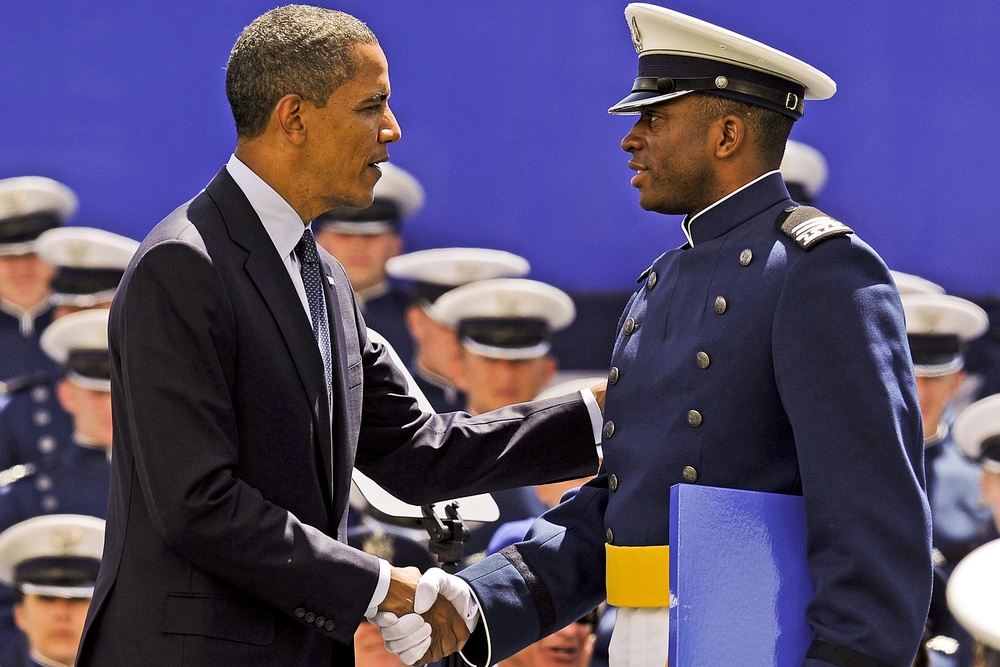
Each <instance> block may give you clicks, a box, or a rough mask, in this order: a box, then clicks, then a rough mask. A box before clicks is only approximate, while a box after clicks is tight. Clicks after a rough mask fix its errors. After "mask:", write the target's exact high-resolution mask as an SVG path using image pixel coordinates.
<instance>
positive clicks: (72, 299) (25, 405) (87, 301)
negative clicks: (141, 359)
mask: <svg viewBox="0 0 1000 667" xmlns="http://www.w3.org/2000/svg"><path fill="white" fill-rule="evenodd" d="M138 246H139V244H138V243H137V242H136V241H133V240H132V239H129V238H126V237H124V236H119V235H118V234H113V233H111V232H106V231H104V230H101V229H92V228H89V227H59V228H56V229H51V230H48V231H46V232H44V233H42V234H41V235H40V236H39V237H38V239H37V241H36V242H35V247H36V249H37V254H38V256H39V257H40V258H41V260H43V261H45V263H46V265H51V266H53V267H55V275H54V277H53V279H52V289H51V293H50V294H49V297H48V298H49V302H50V303H51V305H52V309H51V311H50V312H51V313H52V315H53V318H54V319H56V320H58V319H59V318H60V317H62V316H63V315H66V314H69V313H73V312H75V311H78V310H81V309H85V308H98V307H103V308H108V307H109V306H110V305H111V298H112V297H113V296H114V293H115V289H116V288H117V287H118V283H119V281H120V280H121V277H122V274H123V273H124V271H125V267H126V266H128V263H129V260H131V259H132V255H133V254H134V253H135V250H136V248H138ZM45 360H46V368H49V369H50V370H47V371H44V372H35V373H33V374H31V375H29V376H26V377H22V378H20V379H19V380H16V381H15V382H14V383H12V384H14V386H15V387H16V391H9V392H8V393H7V396H6V398H7V400H6V401H4V405H2V406H0V469H7V468H10V467H12V466H15V465H18V464H22V463H31V462H37V461H41V460H43V459H50V458H53V457H60V456H62V455H63V454H66V455H69V456H71V457H76V456H77V452H76V451H75V450H76V448H75V447H73V445H72V434H73V424H72V420H71V419H70V416H69V414H68V413H67V412H66V411H65V410H64V409H63V408H62V406H61V405H60V403H59V400H58V398H57V396H56V385H57V384H58V383H59V382H60V380H61V379H62V377H63V368H62V367H60V366H59V365H58V364H56V363H55V362H53V361H52V359H51V358H50V357H49V356H46V357H45Z"/></svg>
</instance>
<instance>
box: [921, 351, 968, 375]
mask: <svg viewBox="0 0 1000 667" xmlns="http://www.w3.org/2000/svg"><path fill="white" fill-rule="evenodd" d="M964 367H965V356H964V355H961V354H960V355H958V356H957V357H955V358H954V359H952V360H951V361H949V362H948V363H946V364H913V372H914V373H915V374H916V375H917V377H924V378H939V377H944V376H945V375H951V374H952V373H957V372H958V371H960V370H962V369H963V368H964Z"/></svg>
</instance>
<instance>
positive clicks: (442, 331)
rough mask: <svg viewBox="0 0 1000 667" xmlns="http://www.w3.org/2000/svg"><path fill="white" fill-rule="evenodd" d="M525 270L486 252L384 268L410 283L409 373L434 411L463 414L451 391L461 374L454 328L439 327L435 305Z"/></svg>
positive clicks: (444, 252)
mask: <svg viewBox="0 0 1000 667" xmlns="http://www.w3.org/2000/svg"><path fill="white" fill-rule="evenodd" d="M529 269H530V266H529V264H528V261H527V260H526V259H524V258H523V257H518V256H517V255H514V254H511V253H509V252H504V251H502V250H491V249H486V248H433V249H431V250H421V251H418V252H411V253H408V254H406V255H400V256H398V257H393V258H392V259H390V260H389V261H388V262H387V263H386V271H387V272H388V274H389V275H390V276H392V277H393V278H396V279H398V280H405V281H409V283H410V297H409V299H410V305H409V307H408V308H407V311H406V326H407V328H408V329H409V331H410V336H411V337H412V339H413V356H412V357H411V358H410V361H409V362H408V363H409V364H410V366H409V370H410V372H411V373H412V374H413V378H414V380H416V382H417V386H418V387H420V390H421V391H422V392H423V393H424V396H426V397H427V400H428V401H430V403H431V405H432V406H433V407H434V409H435V410H437V411H438V412H451V411H453V410H463V409H465V395H464V394H463V393H462V392H461V391H459V389H458V388H457V387H456V386H455V380H456V376H457V374H458V373H459V372H460V368H459V364H460V360H459V347H458V339H457V338H456V337H455V331H454V329H453V328H451V327H449V326H447V325H445V324H442V323H441V321H440V317H438V316H437V314H436V312H435V310H434V304H435V302H436V301H437V300H438V298H440V297H441V295H442V294H444V293H445V292H448V291H449V290H452V289H454V288H456V287H459V286H461V285H465V284H467V283H471V282H474V281H476V280H488V279H490V278H515V277H519V276H523V275H525V274H527V273H528V270H529ZM372 328H374V327H372ZM376 331H377V329H376ZM403 359H407V357H403Z"/></svg>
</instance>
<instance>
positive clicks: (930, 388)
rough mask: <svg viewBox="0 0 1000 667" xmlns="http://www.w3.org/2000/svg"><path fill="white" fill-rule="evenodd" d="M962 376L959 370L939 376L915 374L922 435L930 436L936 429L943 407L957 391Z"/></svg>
mask: <svg viewBox="0 0 1000 667" xmlns="http://www.w3.org/2000/svg"><path fill="white" fill-rule="evenodd" d="M962 378H963V374H962V373H960V372H959V373H949V374H948V375H942V376H940V377H922V376H919V375H918V376H917V398H919V399H920V416H921V417H922V418H923V420H924V437H930V436H932V435H934V432H935V431H937V428H938V424H940V423H941V416H942V415H943V414H944V409H945V408H946V407H947V406H948V402H949V401H950V400H951V399H953V398H954V397H955V394H957V393H958V389H959V387H960V386H961V384H962Z"/></svg>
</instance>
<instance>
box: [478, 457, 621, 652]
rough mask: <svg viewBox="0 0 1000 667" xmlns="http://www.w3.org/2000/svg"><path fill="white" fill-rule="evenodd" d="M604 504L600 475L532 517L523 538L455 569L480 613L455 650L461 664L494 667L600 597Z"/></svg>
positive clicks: (604, 479) (602, 588) (583, 611)
mask: <svg viewBox="0 0 1000 667" xmlns="http://www.w3.org/2000/svg"><path fill="white" fill-rule="evenodd" d="M607 504H608V484H607V475H606V474H603V473H602V474H601V475H598V476H597V477H596V478H594V479H592V480H591V481H590V482H588V483H587V484H585V485H584V486H583V487H581V488H580V489H579V491H578V492H577V493H576V495H574V496H572V497H571V498H568V499H566V500H564V501H563V502H562V503H560V504H559V505H557V506H555V507H553V508H552V509H550V510H549V511H548V512H546V513H545V514H543V515H542V516H541V517H539V518H538V519H537V520H536V521H535V522H534V523H533V524H532V526H531V529H530V530H529V531H528V534H527V535H525V538H524V541H523V542H519V543H518V544H514V545H511V546H509V547H507V548H505V549H503V550H501V551H500V552H499V553H496V554H493V555H492V556H489V557H487V558H485V559H484V560H482V561H480V562H478V563H476V564H475V565H473V566H472V567H469V568H467V569H465V570H462V571H461V572H459V574H458V576H460V577H462V578H463V579H465V580H466V581H468V582H469V585H470V586H472V590H473V592H474V593H475V595H476V598H477V599H478V601H479V604H480V611H481V612H482V619H481V621H482V622H481V623H480V625H479V627H477V629H476V632H475V633H473V636H472V638H471V639H470V641H469V644H468V645H467V646H466V648H465V649H464V650H463V655H465V657H466V658H467V659H468V660H469V661H471V662H473V663H474V664H476V665H492V664H495V663H497V662H498V661H500V660H504V659H506V658H508V657H509V656H511V655H513V654H514V653H517V652H518V651H520V650H521V649H522V648H524V647H525V646H528V645H529V644H532V643H534V642H535V641H537V640H538V639H540V638H542V637H544V636H546V635H548V634H550V633H552V632H555V631H556V630H558V629H559V628H562V627H565V626H566V625H568V624H569V623H571V622H573V621H575V620H576V619H578V618H580V617H581V616H583V615H584V614H586V613H587V612H588V611H590V610H591V609H593V608H594V607H596V606H597V605H598V604H600V603H601V602H603V601H604V598H605V597H606V593H605V585H604V580H605V561H604V542H605V538H604V512H605V510H606V509H607Z"/></svg>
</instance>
